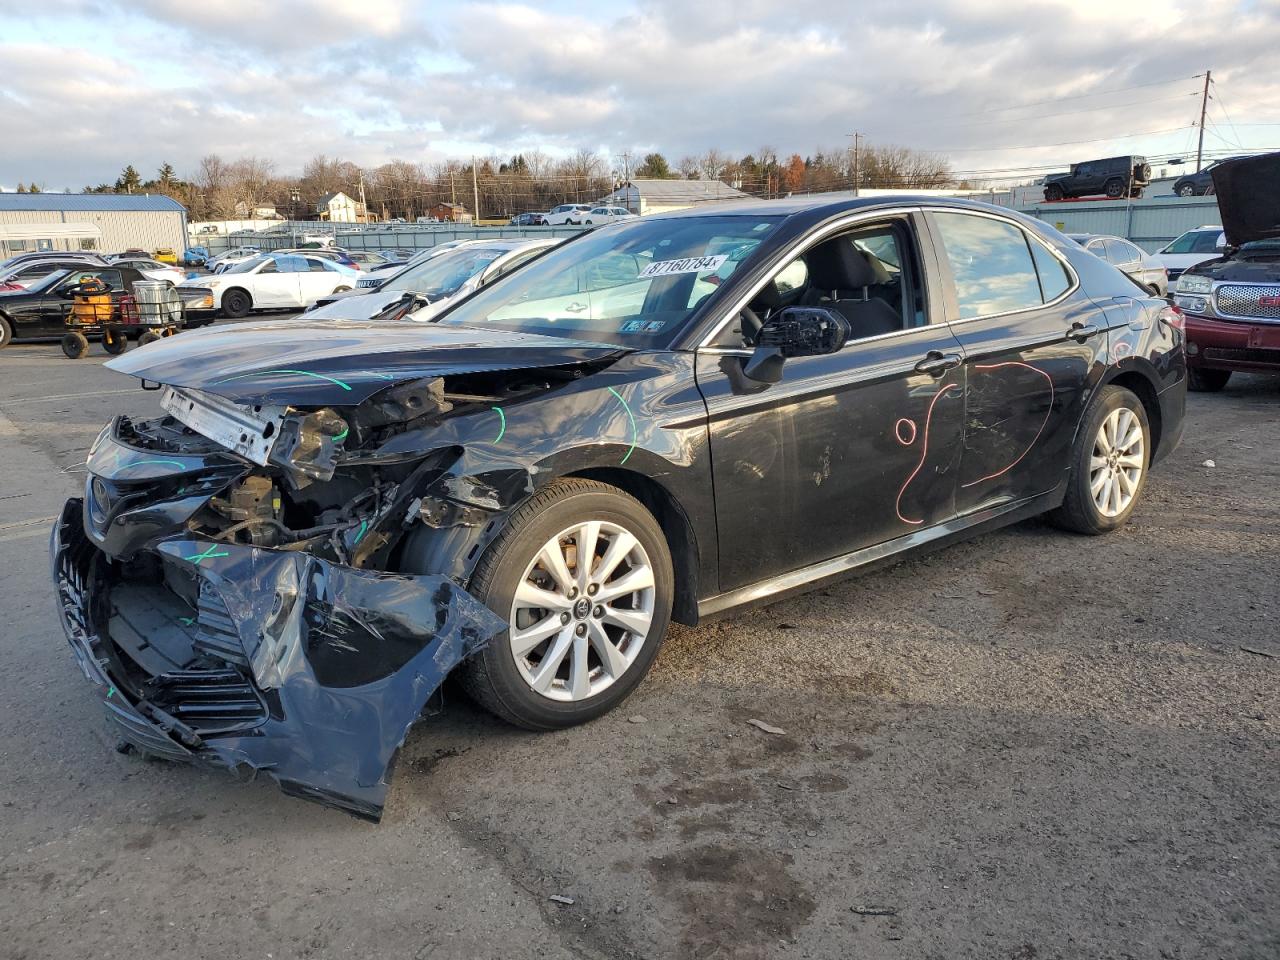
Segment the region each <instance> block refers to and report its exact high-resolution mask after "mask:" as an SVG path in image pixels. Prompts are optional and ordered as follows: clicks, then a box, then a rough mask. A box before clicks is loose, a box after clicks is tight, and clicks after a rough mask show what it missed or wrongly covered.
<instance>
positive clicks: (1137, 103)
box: [907, 93, 1200, 130]
mask: <svg viewBox="0 0 1280 960" xmlns="http://www.w3.org/2000/svg"><path fill="white" fill-rule="evenodd" d="M1199 95H1200V94H1198V93H1187V94H1182V93H1180V94H1178V95H1177V96H1174V97H1159V98H1157V99H1155V100H1128V101H1126V102H1124V103H1109V104H1104V105H1103V106H1100V107H1087V108H1085V109H1084V110H1066V111H1063V112H1062V113H1042V114H1037V115H1036V116H1034V117H1007V118H1004V119H1001V120H973V121H966V122H965V126H969V127H976V126H985V125H987V124H992V123H1028V122H1030V121H1033V120H1051V119H1054V118H1055V117H1074V116H1079V115H1080V114H1082V113H1097V112H1099V111H1102V110H1119V109H1121V108H1123V107H1145V106H1149V105H1150V104H1153V103H1168V102H1169V101H1172V100H1185V99H1187V97H1198V96H1199ZM965 116H971V114H968V115H966V114H955V115H954V116H953V119H956V120H959V119H960V118H963V117H965ZM950 122H951V120H936V121H930V122H928V123H918V124H912V125H911V126H910V127H908V128H907V129H912V130H914V129H921V128H924V127H934V126H938V125H939V124H943V125H945V124H947V123H950Z"/></svg>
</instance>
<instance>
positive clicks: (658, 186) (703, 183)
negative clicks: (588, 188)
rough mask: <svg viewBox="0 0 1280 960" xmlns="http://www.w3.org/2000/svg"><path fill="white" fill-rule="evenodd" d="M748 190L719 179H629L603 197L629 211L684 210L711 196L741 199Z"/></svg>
mask: <svg viewBox="0 0 1280 960" xmlns="http://www.w3.org/2000/svg"><path fill="white" fill-rule="evenodd" d="M747 197H748V195H747V194H745V193H743V192H742V191H741V190H735V189H734V188H733V187H731V186H729V185H728V184H727V183H721V182H720V181H719V180H646V179H643V178H638V179H634V180H628V181H627V182H626V183H624V184H623V185H622V186H620V187H619V188H618V189H617V190H615V191H613V193H611V194H609V195H608V196H607V197H605V198H604V199H603V200H602V201H600V202H601V203H602V204H605V205H609V206H615V207H626V208H627V209H628V210H630V211H631V212H632V213H639V214H642V215H643V214H646V213H663V212H664V211H667V210H683V209H685V208H686V207H692V206H695V205H696V204H699V203H706V202H708V201H712V200H741V199H746V198H747Z"/></svg>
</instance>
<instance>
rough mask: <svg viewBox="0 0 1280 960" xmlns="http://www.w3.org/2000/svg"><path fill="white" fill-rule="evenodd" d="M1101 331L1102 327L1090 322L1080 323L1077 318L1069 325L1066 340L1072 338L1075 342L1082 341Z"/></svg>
mask: <svg viewBox="0 0 1280 960" xmlns="http://www.w3.org/2000/svg"><path fill="white" fill-rule="evenodd" d="M1101 332H1102V328H1101V327H1098V326H1095V325H1094V324H1092V323H1081V322H1080V321H1079V320H1077V321H1076V322H1075V323H1073V324H1072V325H1071V329H1070V330H1068V331H1067V333H1066V338H1065V339H1067V340H1074V341H1075V342H1076V343H1084V342H1085V341H1086V340H1088V339H1089V338H1090V337H1093V336H1097V335H1098V334H1099V333H1101Z"/></svg>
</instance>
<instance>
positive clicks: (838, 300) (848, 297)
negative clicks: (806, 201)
mask: <svg viewBox="0 0 1280 960" xmlns="http://www.w3.org/2000/svg"><path fill="white" fill-rule="evenodd" d="M804 259H805V266H807V267H808V268H809V289H808V291H806V293H805V296H804V301H805V303H806V304H808V305H809V306H823V307H830V308H831V309H832V310H835V311H836V312H837V313H839V314H841V315H842V316H843V317H844V318H845V319H846V320H848V321H849V326H850V328H851V335H850V339H859V338H862V337H874V336H878V335H879V334H882V333H892V332H893V331H895V330H901V329H903V326H902V317H901V316H900V315H899V314H898V311H897V310H895V309H893V307H891V306H890V305H889V304H888V303H886V302H885V301H884V300H881V299H880V298H879V297H873V296H871V295H870V291H869V289H868V288H869V287H875V286H881V285H888V284H889V283H890V282H891V278H890V276H889V273H888V271H886V270H885V268H884V265H883V264H881V263H880V261H879V260H876V259H874V258H873V257H870V256H868V255H867V254H866V253H864V252H863V251H861V250H859V249H858V248H857V247H855V246H854V245H853V244H852V243H850V242H849V240H848V239H845V238H840V237H838V238H836V239H835V240H828V241H827V242H826V243H821V244H819V245H818V246H816V247H814V248H813V249H812V250H810V251H809V253H808V254H806V256H805V258H804Z"/></svg>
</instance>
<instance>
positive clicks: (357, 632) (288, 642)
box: [50, 499, 506, 821]
mask: <svg viewBox="0 0 1280 960" xmlns="http://www.w3.org/2000/svg"><path fill="white" fill-rule="evenodd" d="M82 511H83V504H82V501H81V500H79V499H73V500H69V501H68V502H67V504H66V506H65V507H64V509H63V513H62V516H61V517H60V519H59V521H58V523H57V524H56V525H55V527H54V531H53V535H52V540H51V546H50V551H51V561H52V565H53V571H52V572H53V580H54V585H55V590H56V596H57V601H58V611H59V615H60V619H61V621H62V624H63V628H64V630H65V632H66V634H67V638H68V640H69V641H70V643H71V647H72V650H73V651H74V653H75V655H76V659H77V661H78V662H79V665H80V667H81V669H82V670H83V672H84V674H85V676H86V677H88V679H89V680H90V681H91V682H92V683H94V684H95V686H96V688H97V690H98V693H99V696H100V697H101V699H102V702H103V704H104V708H105V710H106V714H107V717H108V718H109V720H110V722H111V724H112V725H113V726H114V728H115V732H116V734H117V735H118V736H119V737H120V738H121V740H122V741H123V742H125V743H127V744H130V745H132V746H134V747H136V748H138V749H140V750H142V751H145V752H147V753H149V754H152V755H156V756H160V757H164V758H167V759H172V760H184V761H191V762H196V763H204V764H209V765H213V766H217V767H223V768H226V769H229V770H231V771H233V772H235V773H237V774H239V775H241V776H253V775H256V774H257V773H265V774H267V775H269V776H270V777H272V778H273V779H275V780H276V781H277V782H278V783H279V785H280V787H281V788H282V789H283V790H284V791H285V792H286V793H289V794H292V795H295V796H300V797H304V798H307V799H310V800H315V801H317V802H320V803H324V804H327V805H330V806H334V807H338V808H340V809H343V810H346V811H347V812H349V813H352V814H354V815H356V816H359V817H362V818H365V819H369V820H374V821H377V820H378V819H380V817H381V815H382V809H383V806H384V804H385V802H386V794H387V787H388V781H389V778H390V774H391V768H392V763H393V761H394V758H395V755H396V752H397V751H398V749H399V748H400V746H401V744H403V742H404V739H405V737H406V736H407V734H408V731H409V728H410V727H411V726H412V725H413V723H414V722H415V721H416V720H417V719H418V717H419V716H420V715H421V713H422V711H423V709H424V707H425V706H426V704H427V702H428V700H429V699H430V697H431V696H432V694H434V693H435V692H436V691H437V690H438V689H439V687H440V685H441V683H443V682H444V679H445V677H446V676H448V674H449V673H450V671H452V670H453V668H454V667H455V666H457V665H458V664H459V663H460V662H461V661H462V660H464V659H465V658H467V657H468V656H470V655H472V654H473V653H475V652H476V651H477V650H479V649H480V648H482V647H483V646H484V645H485V644H486V643H488V642H489V640H490V639H492V638H493V637H494V636H496V635H497V634H498V633H500V632H501V631H502V630H504V629H505V628H506V624H505V623H504V622H503V621H502V620H501V618H499V617H498V616H496V615H495V614H493V613H492V612H491V611H490V610H488V609H487V608H486V607H485V606H484V605H483V604H481V603H480V602H479V601H478V600H476V599H475V598H474V597H472V596H471V595H470V594H468V593H466V591H464V590H462V589H461V588H460V587H458V586H457V585H456V584H455V583H454V582H453V581H451V580H449V579H448V578H446V577H441V576H410V575H401V574H389V573H381V572H377V571H371V570H361V569H356V568H354V567H348V566H344V565H342V564H338V563H332V562H329V561H326V560H323V559H321V558H318V557H315V556H312V555H310V554H307V553H303V552H300V551H287V550H271V549H263V548H258V547H250V546H244V545H237V544H231V543H220V542H213V541H205V540H196V539H190V538H185V537H176V538H171V539H166V540H161V541H159V542H157V543H154V544H151V545H149V546H148V548H147V551H146V552H147V553H148V554H150V559H149V560H148V561H147V562H148V563H149V564H150V566H149V567H148V566H145V565H143V566H141V569H143V570H147V569H150V570H154V571H156V573H155V575H154V578H153V582H152V581H148V580H147V579H146V578H144V577H140V576H139V575H138V571H137V569H135V568H136V567H138V566H139V565H140V564H141V561H138V562H137V563H135V568H130V571H129V572H128V573H127V574H126V573H125V567H124V566H123V565H122V564H121V562H120V561H113V560H112V559H111V558H110V557H108V556H107V555H106V554H105V553H103V552H102V551H101V550H99V549H98V547H97V546H96V545H95V544H94V543H93V542H92V541H91V540H90V539H89V538H88V537H87V536H86V535H85V533H84V529H83V523H82V520H81V516H82ZM175 583H176V584H177V585H178V588H177V589H175V588H174V587H173V584H175Z"/></svg>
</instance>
